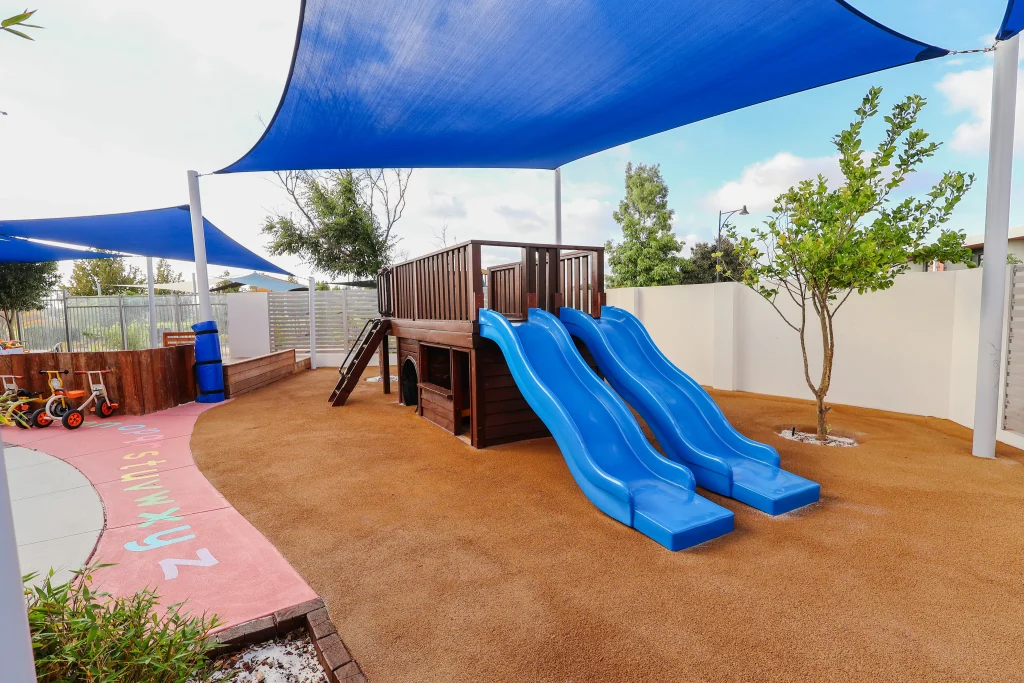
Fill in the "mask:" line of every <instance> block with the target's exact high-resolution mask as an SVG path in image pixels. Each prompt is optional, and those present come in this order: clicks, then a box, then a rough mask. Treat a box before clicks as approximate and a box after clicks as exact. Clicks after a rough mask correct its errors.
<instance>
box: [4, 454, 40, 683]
mask: <svg viewBox="0 0 1024 683" xmlns="http://www.w3.org/2000/svg"><path fill="white" fill-rule="evenodd" d="M0 665H2V666H3V672H4V675H3V679H4V680H5V681H11V683H35V680H36V663H35V660H34V659H33V656H32V638H31V636H30V635H29V631H28V615H27V612H26V611H25V594H24V589H23V588H22V584H21V566H20V565H19V564H18V541H17V539H15V537H14V515H13V513H12V512H11V491H10V489H9V488H8V482H7V464H6V463H5V462H4V446H3V443H2V442H0Z"/></svg>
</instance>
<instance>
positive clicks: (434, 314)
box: [330, 240, 605, 448]
mask: <svg viewBox="0 0 1024 683" xmlns="http://www.w3.org/2000/svg"><path fill="white" fill-rule="evenodd" d="M486 247H497V248H504V249H506V250H507V249H508V248H517V249H519V250H520V253H521V258H520V260H518V261H515V262H512V263H505V264H502V265H497V266H491V267H489V268H484V266H483V263H482V261H481V250H482V248H486ZM377 286H378V290H377V291H378V308H379V309H380V314H381V317H380V318H378V319H374V320H371V321H369V322H368V323H367V325H366V327H365V328H364V330H363V333H362V334H361V335H360V337H359V339H358V340H357V343H356V345H355V347H354V348H353V351H352V353H350V354H349V357H348V358H346V361H345V363H344V364H343V365H342V368H341V378H340V380H339V381H338V386H337V387H336V388H335V390H334V392H332V394H331V397H330V401H331V403H332V404H333V405H343V404H344V402H345V400H346V399H347V398H348V396H349V394H350V393H351V392H352V390H353V388H354V387H355V386H356V383H357V382H358V381H359V377H360V375H361V374H362V372H363V371H364V370H365V368H366V366H367V364H368V363H369V361H370V359H371V358H372V354H373V353H374V352H378V353H380V366H381V379H382V385H383V390H384V393H390V392H391V386H390V376H391V370H390V367H389V364H390V362H389V360H388V354H387V353H386V350H387V338H388V336H389V335H390V336H393V337H395V338H396V339H397V348H398V373H397V375H398V402H399V403H401V404H403V405H407V406H416V411H417V413H418V414H419V415H421V416H422V417H424V418H426V419H427V420H430V421H431V422H433V423H434V424H436V425H438V426H439V427H441V428H442V429H445V430H446V431H449V432H451V433H452V434H455V435H457V436H463V437H465V438H468V440H469V442H470V443H471V444H472V445H473V446H475V447H477V448H484V447H487V446H493V445H496V444H502V443H509V442H513V441H521V440H523V439H532V438H537V437H542V436H547V435H548V430H547V428H546V427H545V426H544V424H543V422H541V420H540V418H538V417H537V415H536V414H535V413H534V411H533V410H532V409H531V408H530V406H529V404H527V402H526V400H525V399H524V398H523V395H522V393H521V392H520V390H519V388H518V387H516V383H515V381H513V379H512V374H511V372H510V371H509V368H508V365H507V363H506V362H505V358H504V356H503V355H502V353H501V351H500V350H499V349H498V346H497V344H495V343H494V342H493V341H491V340H489V339H485V338H483V337H481V336H480V330H479V326H478V324H477V318H478V311H479V310H480V309H481V308H490V309H492V310H494V311H496V312H498V313H501V314H502V315H504V316H505V317H507V318H508V319H509V320H510V321H512V322H516V321H522V320H525V319H526V315H527V311H528V310H529V309H530V308H540V309H543V310H546V311H549V312H551V313H553V314H554V315H556V316H557V315H558V309H559V308H562V307H571V308H575V309H578V310H580V311H583V312H585V313H587V314H589V315H591V316H593V317H595V318H597V317H600V315H601V306H602V305H603V304H604V301H605V290H604V248H603V247H593V246H566V245H555V244H527V243H519V242H495V241H479V240H473V241H469V242H464V243H462V244H457V245H455V246H451V247H447V248H445V249H442V250H440V251H437V252H434V253H432V254H427V255H426V256H420V257H418V258H415V259H412V260H410V261H406V262H405V263H400V264H398V265H395V266H393V267H392V268H390V269H386V270H384V271H382V272H381V273H380V275H379V276H378V280H377ZM584 357H585V358H587V359H588V362H589V354H587V353H584Z"/></svg>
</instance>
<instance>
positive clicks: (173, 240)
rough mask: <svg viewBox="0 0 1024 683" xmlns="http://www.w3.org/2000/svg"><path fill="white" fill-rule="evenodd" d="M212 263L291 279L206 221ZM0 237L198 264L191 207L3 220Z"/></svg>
mask: <svg viewBox="0 0 1024 683" xmlns="http://www.w3.org/2000/svg"><path fill="white" fill-rule="evenodd" d="M203 227H204V233H205V237H206V251H207V261H208V262H209V263H210V264H215V265H218V266H225V267H233V268H246V269H250V270H261V271H265V272H272V273H280V274H282V275H291V273H289V272H288V271H287V270H284V269H283V268H280V267H278V266H276V265H274V264H273V263H271V262H270V261H268V260H266V259H265V258H263V257H262V256H260V255H259V254H256V253H255V252H253V251H251V250H250V249H248V248H246V247H245V246H244V245H242V244H240V243H239V242H237V241H235V240H234V239H232V238H231V237H230V236H229V235H227V234H226V233H225V232H223V231H222V230H220V229H219V228H218V227H217V226H215V225H214V224H213V223H211V222H210V221H209V219H207V218H205V217H204V218H203ZM0 235H9V236H12V237H21V238H35V239H43V240H52V241H54V242H63V243H65V244H73V245H79V246H83V247H92V248H95V249H104V250H108V251H117V252H122V253H124V254H129V255H134V256H148V257H153V258H168V259H175V260H178V261H189V262H194V261H195V252H194V251H193V246H192V219H191V214H190V213H189V208H188V206H169V207H165V208H161V209H145V210H141V211H129V212H125V213H112V214H101V215H95V216H67V217H59V218H28V219H22V220H0Z"/></svg>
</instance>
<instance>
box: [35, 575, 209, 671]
mask: <svg viewBox="0 0 1024 683" xmlns="http://www.w3.org/2000/svg"><path fill="white" fill-rule="evenodd" d="M105 566H110V565H96V566H92V567H86V568H85V569H83V570H81V571H79V572H76V576H75V578H74V579H73V580H72V581H70V582H68V583H62V584H57V585H54V584H53V582H52V577H53V573H52V572H51V573H50V575H49V576H47V577H45V579H44V580H43V582H42V584H41V585H38V586H34V587H30V586H27V585H26V587H25V599H26V602H27V603H28V620H29V627H30V629H31V631H32V650H33V652H34V654H35V660H36V674H37V676H38V677H39V681H40V683H51V682H52V683H57V682H58V681H61V682H67V683H85V682H88V683H94V682H95V683H99V682H100V681H103V682H109V683H113V682H115V681H116V682H117V683H184V682H185V681H193V680H195V681H201V680H205V679H206V677H207V675H208V673H209V671H210V670H211V667H210V662H209V661H208V659H207V652H208V651H209V649H210V648H209V645H207V643H206V642H205V637H206V634H207V633H208V632H209V631H210V629H212V628H214V627H215V626H216V625H217V624H218V621H217V618H216V617H213V618H212V619H209V620H207V619H206V618H205V616H204V617H190V616H186V615H183V614H182V613H180V612H179V609H180V608H181V604H177V605H170V606H169V607H167V609H166V611H163V610H161V609H159V607H160V603H159V600H158V598H157V595H156V593H155V592H153V591H151V590H148V589H147V590H142V591H139V592H138V593H136V594H135V595H133V596H131V597H127V598H115V597H112V596H111V595H110V594H108V593H103V592H97V591H95V590H93V589H92V588H91V584H92V572H93V571H94V570H96V569H100V568H102V567H105ZM33 578H34V575H32V574H29V575H28V576H26V577H25V582H26V583H27V582H29V581H31V580H32V579H33Z"/></svg>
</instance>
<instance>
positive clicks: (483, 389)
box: [475, 339, 550, 448]
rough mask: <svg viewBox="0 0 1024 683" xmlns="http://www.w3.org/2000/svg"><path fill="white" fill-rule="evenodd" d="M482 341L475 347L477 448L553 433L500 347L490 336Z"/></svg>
mask: <svg viewBox="0 0 1024 683" xmlns="http://www.w3.org/2000/svg"><path fill="white" fill-rule="evenodd" d="M480 341H481V344H480V348H478V349H476V350H475V354H476V363H477V375H478V376H477V379H476V381H477V388H478V390H479V391H480V393H481V396H480V400H479V406H480V411H481V412H480V415H479V416H478V419H479V421H480V423H479V426H478V430H479V432H480V439H479V443H478V444H477V445H478V447H480V448H486V447H487V446H496V445H498V444H503V443H511V442H513V441H523V440H525V439H536V438H540V437H544V436H550V432H549V431H548V428H547V427H545V426H544V423H543V422H541V420H540V418H539V417H537V414H536V413H534V412H533V409H532V408H530V405H529V404H528V403H527V402H526V399H525V398H523V394H522V392H520V391H519V387H517V386H516V383H515V380H514V379H512V373H511V371H510V370H509V369H508V363H506V362H505V356H503V355H502V353H501V349H499V348H498V345H497V344H495V343H494V342H493V341H491V340H490V339H481V340H480Z"/></svg>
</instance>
